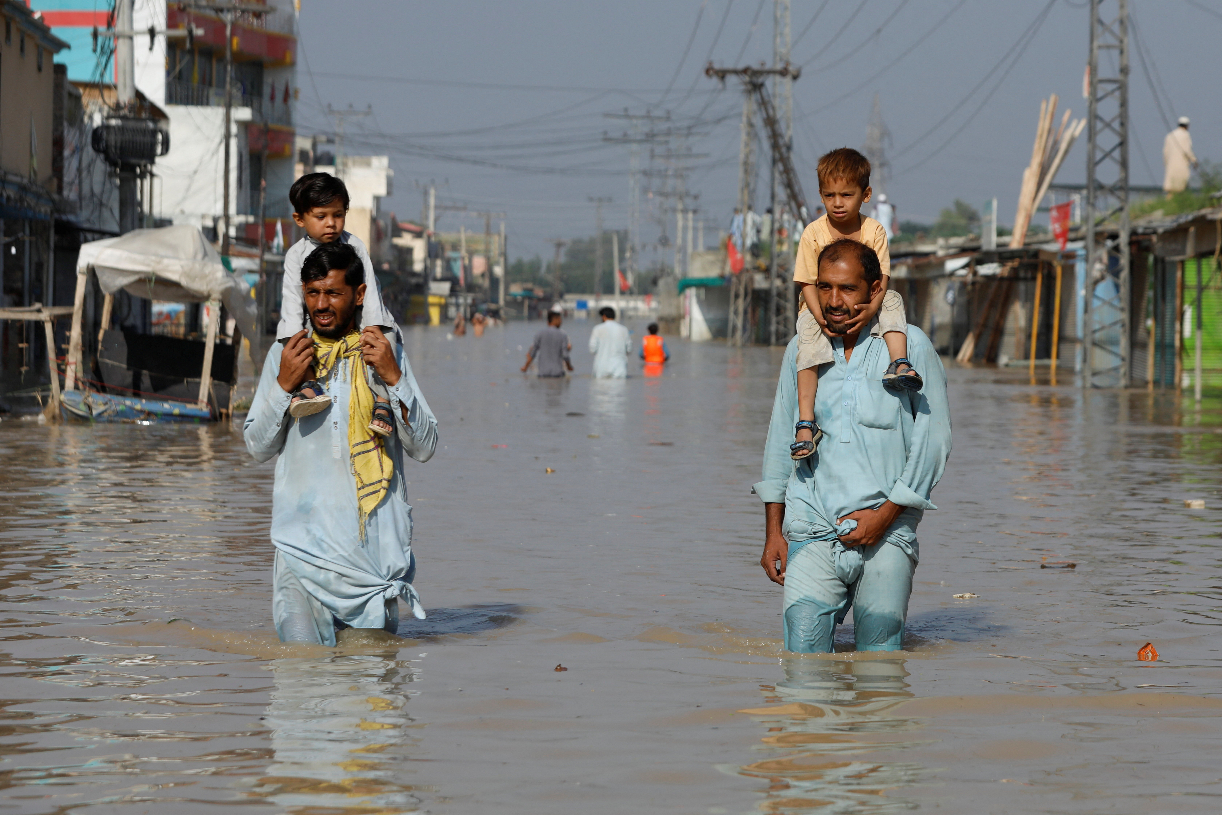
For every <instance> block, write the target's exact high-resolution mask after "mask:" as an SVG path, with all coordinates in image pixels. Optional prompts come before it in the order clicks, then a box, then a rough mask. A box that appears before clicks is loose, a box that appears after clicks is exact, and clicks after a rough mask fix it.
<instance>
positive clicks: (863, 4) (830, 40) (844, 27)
mask: <svg viewBox="0 0 1222 815" xmlns="http://www.w3.org/2000/svg"><path fill="white" fill-rule="evenodd" d="M867 2H869V0H861V2H860V3H858V4H857V8H856V10H854V12H853V13H852V14H850V15H849V19H847V20H845V21H844V25H842V26H840V28H839V29H837V31H836V33H835V34H833V35H832V36H831V37H830V38H828V41H827V43H826V44H825V45H824V46H823V48H826V47H827V46H829V45H831V44H832V43H834V42H835V41H836V40H837V39H839V37H840V35H841V34H843V33H844V32H845V31H847V30H848V28H849V26H851V25H852V24H853V21H854V20H856V19H857V15H858V14H861V11H862V9H864V8H865V7H866V3H867ZM791 48H792V46H791ZM823 48H817V49H815V56H813V57H811V58H810V59H808V60H806V62H803V63H802V67H803V68H805V67H806V66H807V65H809V64H810V63H812V62H814V61H815V57H817V56H819V54H820V52H821V51H822V50H823Z"/></svg>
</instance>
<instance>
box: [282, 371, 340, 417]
mask: <svg viewBox="0 0 1222 815" xmlns="http://www.w3.org/2000/svg"><path fill="white" fill-rule="evenodd" d="M329 404H331V397H330V396H327V392H326V391H325V390H324V389H323V386H322V385H320V384H319V383H318V380H316V379H307V380H306V381H305V382H302V383H301V387H299V388H298V389H297V390H295V391H293V401H292V402H290V403H289V415H290V416H292V417H293V418H294V419H300V418H301V417H302V416H313V415H314V414H315V413H319V412H321V411H324V410H326V409H327V405H329Z"/></svg>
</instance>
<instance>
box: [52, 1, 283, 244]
mask: <svg viewBox="0 0 1222 815" xmlns="http://www.w3.org/2000/svg"><path fill="white" fill-rule="evenodd" d="M31 5H32V6H33V8H35V9H37V10H39V11H40V12H41V16H42V18H43V20H44V21H46V23H47V24H48V25H50V26H51V27H52V28H53V29H54V31H55V33H56V35H58V36H59V37H61V38H62V39H63V40H66V41H67V42H69V43H71V44H72V46H73V49H72V52H71V54H70V56H69V57H68V58H67V59H65V60H63V62H64V63H65V64H66V65H67V67H68V76H69V79H72V80H76V81H80V82H89V81H93V82H99V81H100V82H113V81H114V60H113V56H112V51H113V47H112V45H111V44H110V42H109V41H108V40H107V39H106V37H105V36H102V37H100V38H99V40H98V47H97V48H96V50H95V47H94V30H95V28H96V29H97V30H98V31H99V32H102V33H103V34H104V32H105V31H106V30H107V29H108V28H110V27H112V22H113V21H112V20H111V19H110V12H109V11H98V10H97V8H98V6H97V4H96V3H95V2H94V0H31ZM208 5H209V4H208V3H206V2H203V0H197V1H196V2H190V1H189V2H185V3H180V2H174V1H173V0H169V1H167V0H134V8H133V29H134V30H135V31H137V32H141V33H139V34H137V35H136V37H135V48H134V52H135V75H136V88H137V90H138V91H140V92H141V93H142V94H143V95H144V96H145V97H147V99H148V100H149V101H150V102H152V103H153V104H154V105H156V106H157V107H159V108H160V109H161V110H164V111H165V112H166V113H167V114H168V115H169V132H170V150H169V153H168V154H167V155H165V156H164V157H162V158H159V159H158V160H157V162H156V164H155V165H154V168H153V174H154V177H155V178H154V183H153V184H152V200H151V201H147V202H144V208H145V209H146V211H148V212H151V213H152V214H153V215H154V216H155V217H156V218H158V219H164V220H166V221H171V222H173V223H189V224H194V225H198V226H200V227H202V228H203V229H204V230H205V231H206V232H208V233H209V234H213V235H216V236H217V237H218V238H219V235H218V234H217V230H218V229H219V228H220V224H221V221H222V214H223V212H224V194H223V193H224V187H225V177H224V161H225V159H224V155H225V149H224V148H225V143H226V140H228V144H229V154H230V161H229V213H230V223H231V228H230V234H231V237H232V238H234V239H235V240H237V241H239V242H245V243H251V244H253V243H255V242H257V236H258V229H259V226H258V223H257V220H258V212H259V189H260V182H261V181H262V180H263V179H266V183H267V187H266V189H267V195H266V209H265V211H266V221H265V223H264V228H265V230H266V234H267V238H268V240H269V241H270V240H271V239H272V237H273V236H274V234H275V226H276V220H282V221H284V223H283V224H282V227H283V229H284V234H286V235H287V234H289V228H290V227H291V217H290V216H291V212H290V209H289V204H288V188H289V186H290V185H291V184H292V182H293V179H294V178H295V175H294V172H293V170H294V166H293V165H294V155H293V145H294V129H293V110H294V107H295V103H296V95H297V87H296V82H295V79H296V61H297V38H296V33H295V32H296V16H295V11H294V4H293V2H292V0H247V2H245V3H244V4H243V5H244V6H245V10H243V11H241V12H237V13H235V14H234V19H233V21H232V30H231V34H232V40H233V70H232V85H231V99H232V106H233V108H232V115H231V128H230V131H229V133H228V134H226V133H225V132H224V130H225V127H224V121H225V107H224V104H225V83H226V74H227V71H226V60H225V29H226V26H225V20H224V19H223V17H222V16H221V13H220V12H214V11H210V10H208V8H207V6H208ZM150 27H151V28H152V29H153V30H154V34H153V37H152V42H150V41H149V35H148V34H146V33H143V32H145V31H147V30H148V29H149V28H150ZM187 30H190V31H191V32H192V34H193V36H192V37H191V38H190V39H188V38H186V37H184V36H182V33H185V32H186V31H187ZM166 31H170V32H173V33H172V35H171V36H168V37H167V36H166V35H165V33H164V32H166Z"/></svg>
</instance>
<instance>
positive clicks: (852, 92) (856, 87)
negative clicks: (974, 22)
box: [801, 0, 967, 119]
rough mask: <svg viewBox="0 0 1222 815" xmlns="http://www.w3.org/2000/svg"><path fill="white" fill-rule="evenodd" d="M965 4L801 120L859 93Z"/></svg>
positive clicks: (954, 8)
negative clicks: (890, 58)
mask: <svg viewBox="0 0 1222 815" xmlns="http://www.w3.org/2000/svg"><path fill="white" fill-rule="evenodd" d="M965 3H967V0H959V2H958V3H957V4H955V5H954V6H953V7H952V8H951V10H950V11H948V12H946V14H944V15H942V17H941V18H940V19H939V20H938V21H937V22H936V23H934V24H933V25H932V26H931V27H930V28H929V30H927V31H926V32H925V33H924V34H922V35H921V36H920V37H918V38H917V40H916V41H915V42H913V43H912V45H910V46H908V47H907V48H906V49H904V50H903V51H902V52H901V53H900V54H899V55H898V56H897V57H896V58H895V59H893V60H891V61H890V62H888V63H887V64H886V65H884V66H883V67H881V68H879V69H878V70H877V71H875V72H874V73H872V74H871V75H870V76H868V77H866V78H865V79H864V80H862V81H861V82H859V83H858V84H856V85H854V86H853V87H852V88H850V89H849V90H847V91H845V92H844V93H842V94H840V95H839V96H837V97H836V98H835V99H833V100H831V101H830V102H825V103H824V104H822V105H820V106H819V107H817V108H815V109H814V110H812V111H810V112H809V113H803V114H802V117H801V118H803V119H805V118H807V117H808V116H813V115H814V114H816V113H820V112H822V111H824V110H827V109H828V108H830V107H833V106H834V105H838V104H839V103H841V102H843V101H844V100H845V99H848V98H849V97H851V96H855V95H856V94H857V92H858V91H860V90H861V89H862V88H864V87H866V86H867V85H869V84H870V83H872V82H873V81H874V80H876V79H878V78H879V77H880V76H882V75H883V74H885V73H886V72H887V71H889V70H891V69H892V68H893V67H895V65H896V63H898V62H899V61H900V60H902V59H903V58H904V57H906V56H908V55H909V54H911V53H912V52H913V51H915V50H916V49H917V47H918V46H919V45H921V43H923V42H925V40H927V39H929V38H930V36H932V35H933V33H934V32H935V31H938V30H939V29H941V28H942V25H943V24H944V23H945V22H946V21H947V20H949V19H950V17H951V15H952V14H954V13H955V12H956V11H958V10H959V9H961V8H962V7H963V5H964V4H965Z"/></svg>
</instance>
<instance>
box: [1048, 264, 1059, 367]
mask: <svg viewBox="0 0 1222 815" xmlns="http://www.w3.org/2000/svg"><path fill="white" fill-rule="evenodd" d="M1056 270H1057V287H1056V291H1055V292H1054V293H1053V294H1054V296H1053V305H1052V358H1051V359H1050V360H1049V362H1048V364H1049V366H1050V369H1051V370H1050V373H1049V377H1050V379H1049V384H1052V385H1055V384H1056V383H1057V354H1058V353H1059V350H1060V349H1059V346H1060V340H1061V261H1059V260H1058V261H1057V262H1056Z"/></svg>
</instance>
